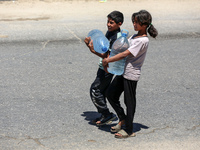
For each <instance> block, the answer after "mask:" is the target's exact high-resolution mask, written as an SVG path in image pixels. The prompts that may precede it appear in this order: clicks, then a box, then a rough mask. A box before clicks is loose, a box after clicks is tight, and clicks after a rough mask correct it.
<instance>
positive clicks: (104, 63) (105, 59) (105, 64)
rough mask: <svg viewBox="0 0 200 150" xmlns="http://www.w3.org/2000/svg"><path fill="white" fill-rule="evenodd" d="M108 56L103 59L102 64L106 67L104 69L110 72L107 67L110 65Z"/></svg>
mask: <svg viewBox="0 0 200 150" xmlns="http://www.w3.org/2000/svg"><path fill="white" fill-rule="evenodd" d="M107 60H108V58H104V59H103V60H102V64H103V68H104V70H105V72H107V73H109V72H108V70H107V68H108V67H109V66H108V61H107Z"/></svg>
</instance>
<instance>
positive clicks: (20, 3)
mask: <svg viewBox="0 0 200 150" xmlns="http://www.w3.org/2000/svg"><path fill="white" fill-rule="evenodd" d="M199 6H200V2H199V0H190V1H188V0H168V1H165V0H132V1H131V0H129V1H128V0H127V1H126V0H121V1H114V0H112V1H111V0H107V2H104V3H101V2H99V1H98V0H92V1H90V0H85V1H84V0H82V1H78V0H75V1H72V0H71V1H67V0H17V1H0V21H15V20H17V21H25V20H46V19H60V18H64V17H65V18H66V17H73V18H74V17H76V18H80V17H82V18H84V16H85V15H90V16H91V17H97V16H100V15H101V14H103V16H105V13H106V14H107V13H109V12H111V11H113V10H120V11H122V12H123V13H124V14H125V15H130V16H131V14H132V13H133V12H136V11H138V10H140V9H147V10H148V11H150V12H151V13H152V15H153V16H155V17H159V18H163V17H165V16H166V15H168V16H170V15H171V16H175V15H179V14H181V15H184V14H185V15H188V14H191V15H195V14H196V13H195V12H199ZM196 15H198V14H196Z"/></svg>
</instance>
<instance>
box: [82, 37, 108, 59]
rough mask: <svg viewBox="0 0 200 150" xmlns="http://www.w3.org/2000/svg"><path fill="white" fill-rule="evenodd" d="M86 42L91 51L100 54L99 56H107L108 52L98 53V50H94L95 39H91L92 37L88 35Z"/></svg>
mask: <svg viewBox="0 0 200 150" xmlns="http://www.w3.org/2000/svg"><path fill="white" fill-rule="evenodd" d="M84 42H85V44H86V45H87V47H88V48H89V49H90V51H91V52H92V53H93V54H95V55H97V56H99V57H101V58H106V56H107V54H106V53H98V52H96V51H95V50H94V46H93V41H92V40H91V38H90V37H86V38H85V40H84Z"/></svg>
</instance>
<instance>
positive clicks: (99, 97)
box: [90, 68, 113, 117]
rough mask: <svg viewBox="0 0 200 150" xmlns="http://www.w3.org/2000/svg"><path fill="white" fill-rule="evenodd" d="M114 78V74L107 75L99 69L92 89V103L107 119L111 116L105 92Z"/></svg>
mask: <svg viewBox="0 0 200 150" xmlns="http://www.w3.org/2000/svg"><path fill="white" fill-rule="evenodd" d="M112 77H113V75H112V74H110V73H106V72H105V71H104V70H102V69H100V68H99V69H98V71H97V76H96V79H95V80H94V82H93V83H92V85H91V87H90V97H91V99H92V102H93V103H94V105H95V106H96V108H97V110H98V112H99V113H101V114H102V115H103V116H105V117H107V116H109V115H110V111H109V109H108V107H107V104H106V98H105V92H106V90H107V88H108V86H109V85H110V82H111V81H112Z"/></svg>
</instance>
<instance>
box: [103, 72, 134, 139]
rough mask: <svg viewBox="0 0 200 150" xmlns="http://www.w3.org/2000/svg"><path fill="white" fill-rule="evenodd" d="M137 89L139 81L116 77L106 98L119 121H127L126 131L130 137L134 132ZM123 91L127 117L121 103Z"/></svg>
mask: <svg viewBox="0 0 200 150" xmlns="http://www.w3.org/2000/svg"><path fill="white" fill-rule="evenodd" d="M136 88H137V81H131V80H127V79H125V78H123V76H116V77H115V78H114V79H113V81H112V83H111V85H110V86H109V87H108V89H107V91H106V97H107V99H108V101H109V102H110V104H111V106H112V107H113V109H114V110H115V112H116V113H117V115H118V117H119V120H120V121H121V120H125V127H126V129H125V131H126V132H127V133H128V134H129V135H130V134H132V132H133V119H134V114H135V109H136ZM123 91H124V103H125V105H126V115H125V113H124V109H123V108H122V107H121V104H120V101H119V99H120V95H121V93H122V92H123Z"/></svg>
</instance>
